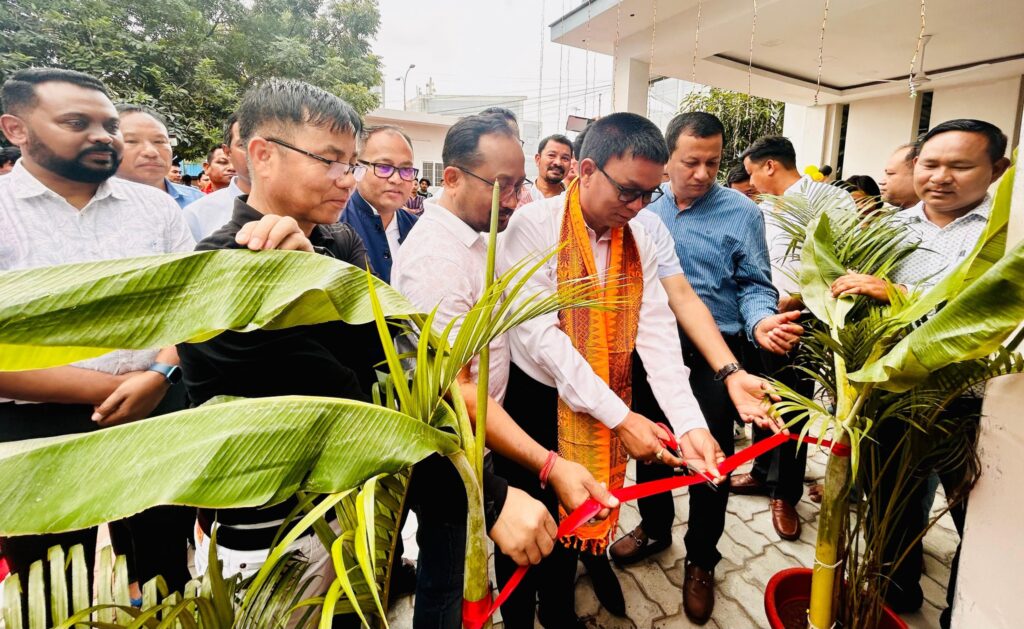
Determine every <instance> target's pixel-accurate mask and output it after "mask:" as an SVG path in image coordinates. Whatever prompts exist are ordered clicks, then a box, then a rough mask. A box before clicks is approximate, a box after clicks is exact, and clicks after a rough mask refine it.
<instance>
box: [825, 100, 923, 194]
mask: <svg viewBox="0 0 1024 629" xmlns="http://www.w3.org/2000/svg"><path fill="white" fill-rule="evenodd" d="M916 132H917V117H916V116H915V115H914V101H913V100H912V99H911V98H910V97H909V96H907V95H901V96H887V97H884V98H872V99H869V100H862V101H855V102H853V103H850V116H849V119H848V121H847V126H846V152H845V156H844V158H843V177H849V176H850V175H870V176H871V177H873V178H874V179H875V181H878V180H879V179H881V177H882V171H883V169H884V168H885V162H886V160H887V159H888V158H889V155H891V154H892V151H893V149H895V148H896V147H897V146H899V145H901V144H906V143H907V142H910V141H911V140H913V139H914V136H915V135H916Z"/></svg>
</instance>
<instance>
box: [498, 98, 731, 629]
mask: <svg viewBox="0 0 1024 629" xmlns="http://www.w3.org/2000/svg"><path fill="white" fill-rule="evenodd" d="M579 158H580V162H579V171H580V174H579V178H578V179H577V180H575V181H574V182H573V183H571V184H570V186H569V189H568V191H567V192H566V194H565V195H564V196H561V197H555V198H552V199H547V200H544V201H540V202H537V203H533V204H530V205H527V206H525V207H523V208H520V209H518V210H517V211H516V213H515V215H513V217H512V220H511V221H510V223H509V227H508V230H507V231H506V233H505V234H504V235H503V236H502V238H501V240H500V242H499V255H498V271H499V272H505V271H508V270H509V269H510V268H512V267H513V266H514V265H515V264H517V263H518V262H519V261H520V260H522V259H523V258H526V257H530V256H541V255H544V254H546V253H548V252H550V251H551V250H553V249H554V248H556V247H558V246H559V245H562V248H561V249H560V251H559V253H558V254H557V255H556V256H554V257H552V258H551V259H550V260H549V261H548V262H547V263H545V264H544V265H543V266H542V268H541V269H540V270H539V271H538V272H537V273H535V274H534V275H533V276H532V277H531V278H530V279H529V280H528V281H527V285H526V287H525V289H524V293H523V294H524V295H534V294H537V293H541V294H550V293H551V292H553V291H555V290H558V287H559V285H564V283H566V282H575V281H579V280H581V279H582V278H584V277H588V276H590V277H593V276H596V278H597V280H596V283H595V289H596V290H599V291H601V293H602V294H603V296H605V297H609V298H612V299H614V300H615V302H616V303H617V304H618V306H617V307H616V308H615V309H614V310H613V311H605V310H599V309H572V310H563V311H562V312H560V313H556V314H551V315H547V316H544V317H538V318H536V319H534V320H532V321H529V322H527V323H525V324H523V325H521V326H519V327H518V328H516V329H515V330H512V331H511V332H510V334H509V337H510V344H511V349H512V359H513V363H514V366H513V368H512V370H511V373H510V376H509V389H508V395H507V397H506V402H505V408H506V410H508V411H509V413H510V414H511V415H512V416H513V417H516V418H517V419H518V420H519V421H520V422H521V423H522V425H523V428H524V429H525V430H526V431H527V432H528V433H530V435H531V436H532V437H533V438H534V439H536V440H537V441H538V442H540V443H541V445H544V446H546V447H549V448H552V449H554V448H557V449H558V450H559V453H560V454H561V455H562V456H564V457H566V458H570V459H572V460H578V461H580V462H583V463H584V464H585V465H586V466H587V467H588V469H590V471H591V473H593V474H594V476H595V478H597V479H598V480H599V481H602V482H607V483H608V486H609V487H610V488H612V489H615V488H618V487H621V486H622V483H623V480H624V473H625V465H626V459H627V454H628V455H630V456H632V457H634V458H636V459H639V460H641V461H645V462H657V463H662V464H666V465H672V466H682V465H689V466H691V467H693V468H695V469H696V470H698V471H700V472H703V473H705V474H708V476H709V478H713V479H716V480H718V479H719V477H720V474H719V472H718V467H717V466H718V464H719V463H720V462H721V461H722V460H723V459H724V455H723V454H722V451H721V448H720V447H719V446H718V443H717V442H715V440H714V438H713V437H712V436H711V433H710V432H709V431H708V429H707V424H706V422H705V421H704V417H703V415H702V414H701V411H700V407H699V405H698V403H697V401H696V399H694V397H693V392H692V391H691V390H690V387H689V382H688V369H687V367H686V366H685V365H684V364H683V360H682V349H681V347H680V344H679V336H678V333H677V331H676V323H675V317H674V316H673V313H672V311H671V309H670V308H669V305H668V298H667V296H666V294H665V291H664V288H663V287H662V285H661V282H660V281H659V279H658V252H657V249H656V245H655V243H654V242H653V240H652V239H651V236H650V234H648V233H647V232H646V230H645V229H644V228H643V226H642V225H639V224H638V223H632V224H630V223H629V222H630V220H631V219H632V218H634V217H635V216H636V215H637V213H638V212H639V211H640V210H641V209H642V208H643V207H644V206H645V205H647V204H648V203H650V202H651V200H652V199H653V198H654V197H656V196H657V195H660V192H661V190H660V187H659V186H660V184H661V178H662V172H663V169H664V165H665V162H666V161H667V160H668V149H667V147H666V145H665V139H664V137H663V136H662V134H661V132H660V131H659V130H658V128H657V127H656V126H654V124H653V123H651V122H650V121H649V120H647V119H645V118H643V117H642V116H637V115H636V114H629V113H617V114H612V115H610V116H607V117H604V118H602V119H601V120H598V121H597V122H595V123H594V124H593V126H592V127H591V128H590V129H589V130H588V134H587V137H586V139H585V140H584V142H583V146H582V149H581V151H580V155H579ZM588 330H589V332H588ZM634 348H635V350H636V353H637V354H639V357H640V359H641V360H642V361H643V363H644V365H645V367H646V368H647V373H648V379H649V381H650V383H651V388H652V389H653V390H654V394H655V396H656V397H657V399H658V401H659V404H660V405H661V407H662V409H663V410H664V411H665V415H666V417H667V418H668V420H669V422H670V424H671V425H672V428H671V430H666V429H665V428H664V427H661V426H658V425H656V424H655V423H653V422H652V421H651V420H649V419H648V418H646V417H644V416H642V415H639V414H638V413H635V412H633V411H631V410H630V407H629V404H630V391H629V389H630V386H631V383H630V381H631V372H632V367H631V365H632V356H633V352H634ZM673 434H674V435H676V436H677V438H678V442H679V449H680V451H679V453H678V454H679V456H676V455H675V454H673V453H671V452H670V450H669V449H667V448H666V446H665V445H664V444H665V443H667V442H669V441H670V440H671V439H672V438H673ZM614 527H615V518H614V517H611V518H608V520H607V521H605V522H602V523H593V524H588V525H586V526H584V527H581V528H580V529H578V530H577V531H576V532H575V533H574V534H573V536H572V537H571V538H570V539H569V540H566V545H571V546H572V549H570V548H566V547H565V546H559V547H558V548H557V549H556V552H554V553H552V555H551V558H549V562H548V566H547V567H546V569H547V570H548V571H550V574H551V577H550V580H551V585H550V586H549V587H550V588H551V592H550V595H551V596H552V597H554V598H556V600H562V601H563V603H562V605H561V606H560V607H558V608H554V609H545V608H544V607H543V606H542V607H541V609H540V610H539V611H540V620H541V623H542V624H544V626H545V627H549V628H550V627H577V626H582V625H581V624H580V621H579V619H577V618H576V617H575V611H574V606H573V600H574V597H573V577H574V575H575V568H576V560H577V557H579V558H581V559H583V560H584V563H585V565H587V567H588V570H590V571H591V576H592V577H594V578H595V580H597V579H601V580H605V579H612V580H614V578H615V577H614V574H613V573H611V571H610V569H608V568H607V559H606V558H604V559H602V556H603V554H604V549H605V548H606V547H607V544H608V543H609V542H610V541H611V535H612V534H613V533H614V532H615V528H614ZM576 549H581V550H579V551H577V550H576ZM594 569H597V570H601V571H602V572H601V573H600V576H598V575H595V574H594V573H593V570H594ZM605 570H607V572H605ZM498 572H499V576H498V578H499V582H500V581H502V577H503V575H502V569H501V567H500V566H498ZM605 585H606V586H609V587H607V589H606V593H608V592H611V591H613V589H617V588H614V584H608V583H606V584H605ZM522 604H529V608H528V609H527V610H526V611H527V613H523V612H522V611H521V610H509V612H511V613H506V610H505V608H503V609H502V616H503V618H505V619H506V623H507V622H508V618H509V617H510V615H512V614H513V613H514V614H515V617H516V622H517V623H519V622H521V621H522V620H523V618H520V617H526V616H529V615H530V614H532V601H522ZM510 626H511V625H510ZM515 626H520V625H519V624H517V625H515Z"/></svg>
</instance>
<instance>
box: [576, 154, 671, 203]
mask: <svg viewBox="0 0 1024 629" xmlns="http://www.w3.org/2000/svg"><path fill="white" fill-rule="evenodd" d="M594 165H595V166H597V164H594ZM597 169H598V170H600V171H601V174H602V175H604V176H605V177H607V178H608V181H610V182H612V185H613V186H615V188H616V189H617V190H618V191H619V201H620V202H622V203H625V204H627V205H628V204H630V203H632V202H633V201H636V200H637V199H642V201H643V204H644V205H650V204H651V203H654V202H655V201H657V200H658V199H660V198H661V195H663V194H665V191H664V190H662V189H661V186H658V187H657V188H655V189H653V190H637V189H636V188H626V187H624V186H623V185H622V184H620V183H619V182H617V181H615V180H614V179H612V178H611V176H610V175H609V174H608V173H606V172H604V169H603V168H601V167H600V166H597Z"/></svg>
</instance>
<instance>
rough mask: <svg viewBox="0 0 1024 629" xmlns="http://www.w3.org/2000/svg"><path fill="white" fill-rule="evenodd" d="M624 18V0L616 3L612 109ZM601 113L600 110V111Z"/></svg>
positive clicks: (613, 108)
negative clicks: (620, 25) (622, 20)
mask: <svg viewBox="0 0 1024 629" xmlns="http://www.w3.org/2000/svg"><path fill="white" fill-rule="evenodd" d="M621 19H622V0H619V1H618V2H617V3H615V41H613V42H612V111H615V84H616V82H617V81H616V80H615V66H616V65H617V64H618V63H619V24H620V23H621ZM598 113H600V112H598Z"/></svg>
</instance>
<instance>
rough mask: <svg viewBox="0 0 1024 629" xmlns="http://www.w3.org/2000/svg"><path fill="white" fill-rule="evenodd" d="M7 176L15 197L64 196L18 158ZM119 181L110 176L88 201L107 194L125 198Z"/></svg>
mask: <svg viewBox="0 0 1024 629" xmlns="http://www.w3.org/2000/svg"><path fill="white" fill-rule="evenodd" d="M7 176H8V177H10V178H11V180H10V181H11V183H12V184H14V185H13V186H12V188H13V189H14V196H15V198H18V199H29V198H32V197H38V196H43V195H52V196H55V197H59V198H61V199H63V198H64V197H62V196H60V195H59V194H58V193H56V192H54V191H53V190H52V189H51V188H49V187H48V186H47V185H46V184H44V183H43V182H41V181H39V180H38V179H36V176H35V175H33V174H32V173H30V172H29V171H28V169H27V168H25V167H24V166H23V165H22V163H21V160H20V159H19V160H18V161H17V162H16V163H15V164H14V168H13V169H12V170H11V172H10V174H8V175H7ZM119 183H120V182H119V180H118V179H117V177H110V178H109V179H107V180H106V181H104V182H103V183H101V184H100V185H99V187H98V188H96V193H95V194H93V195H92V198H91V199H89V203H92V202H93V201H98V200H102V199H105V198H107V197H109V196H113V197H115V198H118V199H122V200H123V199H126V198H127V197H126V195H125V193H124V190H122V189H121V186H119V185H118V184H119ZM87 205H88V204H87Z"/></svg>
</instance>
